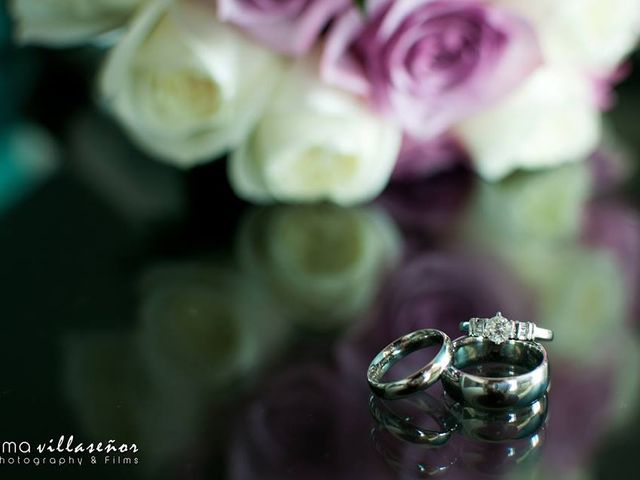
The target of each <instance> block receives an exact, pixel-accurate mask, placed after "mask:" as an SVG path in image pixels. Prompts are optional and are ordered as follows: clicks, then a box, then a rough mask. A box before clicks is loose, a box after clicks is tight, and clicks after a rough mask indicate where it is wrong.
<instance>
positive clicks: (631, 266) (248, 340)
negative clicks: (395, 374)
mask: <svg viewBox="0 0 640 480" xmlns="http://www.w3.org/2000/svg"><path fill="white" fill-rule="evenodd" d="M449 178H453V177H449ZM470 182H471V181H470V180H469V179H468V178H467V179H466V180H465V181H464V182H462V183H460V184H458V183H456V182H453V183H452V184H451V185H458V187H455V188H459V187H460V185H462V187H464V192H462V193H461V192H459V191H458V192H446V191H442V192H441V193H442V194H443V195H444V197H443V198H444V200H443V201H442V202H435V205H431V206H430V207H429V208H430V209H431V210H429V209H425V212H424V217H422V218H421V217H420V215H419V212H417V210H416V211H415V212H410V214H407V210H406V209H405V208H403V207H404V206H406V205H408V204H403V200H404V199H403V191H402V188H397V189H396V190H395V191H394V192H393V197H394V198H393V201H389V198H390V197H387V198H385V197H383V198H382V199H381V200H380V202H379V203H378V204H377V205H376V206H373V207H369V208H351V209H347V208H340V207H337V206H331V205H317V206H298V207H292V206H288V207H285V206H276V207H268V208H259V209H254V210H251V211H250V212H249V213H248V214H247V215H246V217H245V218H244V219H243V220H242V222H241V228H240V229H239V231H238V233H237V236H236V242H235V244H234V246H233V247H234V248H233V250H232V251H231V252H230V251H221V252H215V253H214V252H210V253H208V254H207V256H206V257H205V258H191V259H190V260H188V261H177V260H174V261H172V262H169V261H165V262H160V263H158V264H157V265H155V266H151V267H150V268H147V269H145V273H144V274H143V275H142V276H141V277H142V279H141V282H140V284H141V296H140V304H139V322H138V324H137V325H136V326H135V327H134V328H133V329H132V330H131V331H129V332H127V333H118V334H113V335H88V334H79V335H75V336H73V337H70V339H69V345H70V348H68V349H67V363H66V368H67V385H66V386H67V393H68V397H69V399H70V401H71V404H72V405H73V407H74V408H75V409H76V410H77V411H78V416H79V418H80V421H81V422H82V424H83V425H85V426H86V430H87V431H88V432H89V433H90V434H91V435H95V436H100V435H105V434H109V435H111V436H113V435H114V432H115V433H119V432H122V434H121V435H122V440H123V441H126V440H138V441H139V443H143V442H144V444H145V446H146V447H145V450H147V451H150V452H151V453H152V456H153V460H152V461H151V463H153V465H155V466H156V467H158V468H159V467H166V466H172V465H176V463H177V462H179V461H183V460H184V459H185V458H188V463H189V465H190V468H191V467H192V466H193V467H194V468H196V470H197V469H198V467H201V466H202V465H200V463H202V464H203V465H205V466H210V463H211V461H210V459H204V458H200V456H201V455H202V456H204V454H205V453H206V454H212V453H213V452H214V449H216V450H215V452H216V456H215V459H216V468H219V469H220V470H222V469H223V468H224V469H225V471H226V472H227V475H228V478H230V479H231V480H244V479H247V480H248V479H255V478H260V479H274V480H275V479H278V480H286V479H289V478H290V479H296V480H299V479H304V480H314V479H318V480H320V479H323V480H324V479H326V478H337V479H342V478H344V479H354V478H374V479H392V478H425V477H427V476H434V475H443V476H446V478H451V479H457V478H461V479H463V478H464V479H477V478H479V477H480V476H482V475H485V474H487V475H493V476H496V475H498V476H505V477H507V478H520V477H521V476H524V475H527V476H528V475H529V474H531V475H534V476H536V478H549V477H553V476H559V477H560V478H568V477H576V476H579V475H580V474H581V473H582V470H583V469H584V468H585V465H586V464H587V461H588V459H590V458H591V457H592V456H593V455H594V454H595V452H596V451H597V449H598V448H600V447H601V445H602V439H603V436H604V435H605V434H607V433H608V432H611V431H612V430H613V429H615V428H617V426H619V425H620V423H621V422H624V421H626V419H628V418H629V415H630V414H631V413H632V411H633V409H634V408H636V407H637V405H638V393H640V385H639V383H640V372H639V371H638V369H639V368H640V361H639V360H638V358H640V348H639V347H638V342H637V339H635V338H634V337H633V336H631V335H629V333H630V331H631V330H630V326H631V325H630V323H629V322H625V318H626V317H628V316H629V311H630V309H631V308H632V307H633V306H634V298H635V295H634V292H637V289H638V283H639V280H638V278H639V277H638V273H637V272H638V271H640V268H638V262H639V261H640V234H639V232H640V228H639V225H640V222H639V220H638V217H637V215H636V214H635V212H634V211H631V210H629V209H626V208H625V207H622V206H621V205H620V204H618V203H616V202H614V201H611V200H606V201H603V200H601V199H592V198H590V197H591V196H592V189H593V182H592V179H591V177H590V175H589V172H588V171H587V170H586V169H584V168H583V167H581V166H579V165H574V166H567V167H565V168H563V169H561V170H558V171H557V172H555V173H554V174H550V173H549V174H548V173H538V174H530V175H518V176H516V177H513V178H511V179H509V180H507V181H506V182H505V183H503V184H500V185H486V184H478V185H476V186H475V187H476V188H469V187H471V185H470ZM406 193H407V195H409V196H411V195H412V192H409V191H407V192H406ZM449 193H450V194H451V195H452V196H451V197H449V196H448V195H449ZM456 195H459V196H458V197H456ZM449 198H453V200H452V201H448V200H447V199H449ZM427 203H428V202H427ZM398 205H400V207H401V208H398ZM385 210H386V212H387V213H384V212H385ZM440 210H442V211H440ZM414 213H415V215H414ZM387 214H388V215H387ZM391 218H395V219H396V221H397V223H398V224H399V228H396V226H395V225H394V224H393V223H392V221H391ZM422 219H424V220H425V223H420V221H421V220H422ZM434 219H435V220H434ZM399 232H403V233H402V235H403V237H402V236H401V234H400V233H399ZM407 244H409V246H408V245H407ZM234 255H235V257H234V258H232V257H233V256H234ZM496 311H502V312H504V313H505V315H506V316H508V317H511V318H515V319H518V320H531V321H535V322H536V323H538V324H539V325H541V326H543V327H547V328H552V329H554V330H555V333H556V337H555V340H554V341H553V342H550V343H548V344H546V346H548V350H549V354H550V359H551V360H550V362H551V364H552V374H551V375H552V388H551V391H550V393H549V399H548V401H549V405H548V412H549V415H548V417H547V408H546V407H547V406H546V403H545V404H544V405H539V408H538V409H537V410H536V411H535V412H532V414H531V416H530V417H527V415H526V412H525V414H523V413H522V412H508V414H507V415H505V414H504V413H503V414H500V415H502V416H500V415H497V416H495V415H494V416H489V417H483V416H482V415H479V414H478V412H473V411H469V410H467V409H466V408H465V407H459V408H457V407H455V405H451V404H445V407H446V408H445V410H444V411H446V412H448V413H447V414H448V415H449V416H450V417H451V419H450V421H448V423H447V425H457V431H456V432H454V433H453V434H452V435H451V438H450V439H449V441H447V442H446V443H445V444H444V445H443V446H442V447H441V448H430V447H431V446H427V447H425V446H424V445H422V446H420V445H415V444H413V443H408V442H406V441H403V440H401V438H403V437H402V435H398V425H399V423H398V421H396V422H395V423H391V422H389V421H386V422H385V421H381V422H379V424H378V425H377V426H376V427H375V428H374V429H373V431H372V430H371V417H370V415H369V412H368V409H367V400H368V398H369V392H368V389H367V386H366V382H365V371H366V367H367V365H368V362H369V361H370V360H371V358H372V357H373V355H374V354H375V353H377V352H378V351H379V350H380V348H382V347H383V346H384V345H386V344H387V343H388V342H389V341H391V340H393V339H395V338H397V337H398V336H400V335H402V334H405V333H407V332H409V331H412V330H415V329H419V328H439V329H442V330H444V331H445V332H447V333H448V334H449V335H450V336H454V337H455V336H458V335H459V332H458V324H459V322H460V321H462V320H466V319H468V318H469V317H472V316H483V315H484V316H488V315H492V314H493V313H495V312H496ZM294 333H304V334H305V335H294ZM319 333H322V334H323V335H322V336H321V337H322V339H323V340H326V343H322V342H320V343H313V340H314V338H316V337H317V336H318V334H319ZM309 339H311V343H313V348H311V347H310V343H307V340H309ZM327 344H328V345H327ZM324 347H327V348H324ZM285 352H288V356H285ZM408 360H410V359H408ZM430 392H431V390H430ZM578 400H579V401H578ZM405 417H411V412H410V414H408V415H404V414H401V415H399V416H398V418H399V420H400V421H401V420H402V419H403V418H405ZM412 418H413V417H412ZM210 419H211V422H212V423H211V425H210ZM396 420H398V419H396ZM400 423H401V422H400ZM432 423H433V422H432ZM436 423H437V421H436ZM390 425H391V426H392V427H393V428H395V429H396V430H393V428H389V426H390ZM212 432H214V434H212ZM372 432H373V433H372ZM414 433H415V432H414ZM371 435H373V441H371ZM398 437H400V439H399V438H398ZM407 438H408V437H407ZM405 440H406V438H405ZM542 447H544V448H542ZM223 449H225V450H224V452H223V451H222V450H223ZM378 451H380V452H381V453H382V455H380V454H379V453H378ZM194 452H196V453H194ZM203 452H204V453H203ZM220 455H223V456H224V457H225V458H226V459H227V460H228V463H227V465H226V468H225V467H223V466H217V464H219V463H220V462H218V459H219V458H220ZM207 462H209V463H207ZM385 462H386V464H387V465H385ZM389 466H391V467H392V468H391V469H390V468H389Z"/></svg>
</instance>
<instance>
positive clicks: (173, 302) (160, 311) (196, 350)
mask: <svg viewBox="0 0 640 480" xmlns="http://www.w3.org/2000/svg"><path fill="white" fill-rule="evenodd" d="M143 287H144V289H145V290H146V294H145V295H144V299H143V303H142V308H141V313H140V317H141V324H140V330H139V339H140V346H141V349H142V352H143V355H144V356H145V358H146V359H147V361H148V364H149V366H150V368H151V369H152V371H153V372H154V373H155V374H157V375H158V376H159V377H161V378H162V377H164V378H166V379H167V380H168V381H171V382H176V383H180V382H185V381H186V382H192V383H194V384H195V385H197V386H198V387H202V388H213V389H219V388H223V387H224V388H229V387H230V386H231V387H237V386H239V385H240V384H241V382H242V380H243V379H244V378H246V377H247V376H248V375H251V376H253V375H255V374H256V369H257V368H258V367H260V366H261V364H262V362H263V361H264V359H265V358H266V357H267V356H268V353H270V352H272V351H273V350H274V349H275V347H276V346H277V345H278V343H279V342H280V341H281V339H282V338H283V334H284V330H283V329H284V325H283V323H282V321H281V318H280V317H279V316H278V315H277V313H276V311H275V310H274V308H273V306H272V304H271V302H270V300H269V298H268V297H266V296H265V295H264V292H262V291H261V290H260V289H259V287H258V286H256V285H255V284H252V283H251V281H250V279H248V278H246V277H244V276H241V275H240V274H239V273H238V272H235V271H233V270H230V269H225V268H223V267H221V266H219V265H215V264H214V266H208V265H206V264H201V263H194V264H188V263H186V264H175V265H165V266H161V267H157V268H156V269H155V270H154V271H151V272H149V274H148V275H147V276H146V277H145V278H144V280H143ZM256 312H260V314H259V315H256Z"/></svg>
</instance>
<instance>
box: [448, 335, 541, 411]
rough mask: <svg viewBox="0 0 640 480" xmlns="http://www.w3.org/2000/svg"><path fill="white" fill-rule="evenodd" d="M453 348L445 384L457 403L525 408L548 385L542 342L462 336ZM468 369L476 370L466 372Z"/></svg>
mask: <svg viewBox="0 0 640 480" xmlns="http://www.w3.org/2000/svg"><path fill="white" fill-rule="evenodd" d="M453 350H454V354H453V361H452V362H451V365H450V366H449V368H447V370H445V371H444V373H443V374H442V384H443V386H444V389H445V391H446V392H447V394H448V395H449V396H450V397H451V398H452V399H453V400H455V401H456V402H460V403H463V404H466V405H469V406H471V407H474V408H480V409H507V408H514V407H524V406H525V405H529V404H531V403H533V402H534V401H536V400H537V399H539V398H540V397H542V395H544V394H545V392H546V391H547V389H548V387H549V363H548V360H547V352H546V351H545V349H544V348H543V347H542V345H540V344H539V343H536V342H527V341H522V340H507V341H505V342H502V343H499V344H496V343H493V342H489V341H487V340H485V339H484V338H481V337H460V338H458V339H456V340H455V341H454V342H453ZM469 369H474V373H473V374H472V373H467V371H465V370H469ZM505 369H507V370H505Z"/></svg>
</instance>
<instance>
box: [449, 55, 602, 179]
mask: <svg viewBox="0 0 640 480" xmlns="http://www.w3.org/2000/svg"><path fill="white" fill-rule="evenodd" d="M456 130H457V133H458V135H459V136H460V138H461V140H462V142H463V143H464V144H465V145H466V147H467V149H468V150H469V152H470V154H471V157H472V158H473V161H474V163H475V166H476V170H477V171H478V173H479V174H480V175H482V176H483V177H484V178H486V179H489V180H497V179H500V178H502V177H504V176H506V175H508V174H509V173H511V172H512V171H514V170H516V169H518V168H522V169H525V170H531V169H537V168H542V167H550V166H555V165H558V164H561V163H565V162H570V161H577V160H581V159H583V158H584V157H585V156H587V155H589V154H590V153H591V152H593V150H594V149H595V148H596V146H597V145H598V142H599V140H600V130H601V119H600V112H599V110H598V108H597V105H596V102H595V97H594V90H593V85H592V84H591V82H590V81H589V80H588V79H587V78H586V77H585V76H583V75H581V74H579V73H577V72H575V71H573V70H570V69H564V68H562V67H559V66H546V67H541V68H540V69H538V70H537V71H536V72H535V73H533V74H532V75H531V77H530V78H529V79H527V80H526V81H525V83H524V84H523V85H522V86H521V87H520V88H518V89H517V90H516V91H515V92H514V93H512V94H510V95H509V96H508V97H507V98H506V99H504V100H503V101H501V102H500V103H498V104H497V105H496V106H495V107H493V108H490V109H487V110H485V111H483V112H480V113H479V114H477V115H474V116H472V117H470V118H468V119H466V120H464V121H462V122H461V123H460V124H459V125H458V126H457V127H456Z"/></svg>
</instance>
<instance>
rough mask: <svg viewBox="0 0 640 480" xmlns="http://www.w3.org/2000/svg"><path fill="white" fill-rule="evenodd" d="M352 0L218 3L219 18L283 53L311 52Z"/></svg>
mask: <svg viewBox="0 0 640 480" xmlns="http://www.w3.org/2000/svg"><path fill="white" fill-rule="evenodd" d="M349 2H350V0H322V1H317V0H218V17H219V18H220V20H222V21H227V22H231V23H234V24H235V25H238V26H239V27H241V28H242V29H244V30H245V31H246V32H247V33H248V34H249V35H251V36H252V37H254V38H255V39H256V40H258V41H260V42H264V43H265V44H267V45H268V46H269V47H271V48H273V49H274V50H278V51H279V52H282V53H285V54H289V55H302V54H304V53H306V52H307V51H309V49H310V48H311V47H312V46H313V44H314V42H315V41H316V39H317V38H318V35H319V34H320V32H321V31H322V29H323V28H324V27H326V25H327V24H328V23H329V21H330V20H331V19H332V18H333V17H334V16H335V15H337V14H338V13H340V12H341V11H342V10H345V9H346V8H347V6H348V5H349V4H350V3H349Z"/></svg>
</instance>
